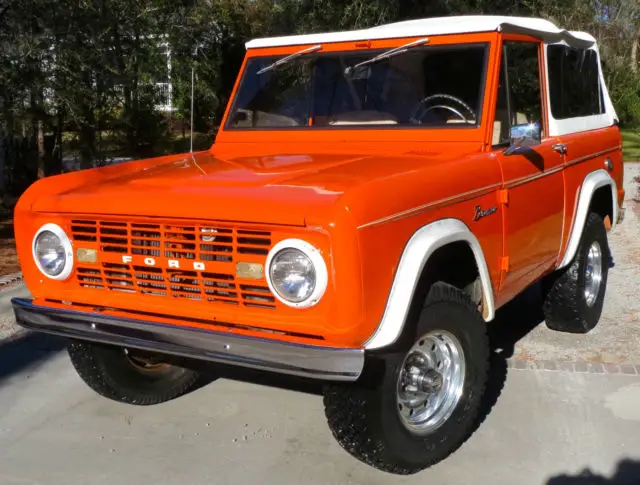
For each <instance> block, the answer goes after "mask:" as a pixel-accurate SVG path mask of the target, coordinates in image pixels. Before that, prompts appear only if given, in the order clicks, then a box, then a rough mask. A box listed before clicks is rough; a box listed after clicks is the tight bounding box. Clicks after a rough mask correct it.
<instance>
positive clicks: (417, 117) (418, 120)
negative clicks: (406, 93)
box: [410, 94, 476, 125]
mask: <svg viewBox="0 0 640 485" xmlns="http://www.w3.org/2000/svg"><path fill="white" fill-rule="evenodd" d="M436 99H442V100H444V102H445V103H446V102H451V101H453V102H455V103H457V104H458V105H459V106H460V107H462V108H463V111H466V112H467V114H469V115H471V116H470V118H467V117H466V116H465V115H463V114H462V112H461V111H460V110H458V109H456V108H455V107H453V106H449V105H448V104H443V103H442V102H440V103H439V104H434V105H432V106H428V104H430V103H433V101H434V100H436ZM434 109H446V110H448V111H451V112H452V113H453V114H455V115H456V116H457V117H459V118H460V119H461V120H462V121H464V122H466V123H468V122H470V121H472V120H475V117H476V114H475V112H474V111H473V110H472V109H471V107H470V106H469V105H468V104H467V103H465V102H464V101H462V100H461V99H460V98H456V97H455V96H451V95H450V94H432V95H431V96H427V97H426V98H424V99H423V100H422V101H420V102H419V103H418V105H417V106H416V109H415V110H414V112H413V115H412V116H411V118H410V119H411V122H412V123H415V124H417V125H420V124H422V120H424V117H425V116H426V115H427V113H428V112H429V111H432V110H434Z"/></svg>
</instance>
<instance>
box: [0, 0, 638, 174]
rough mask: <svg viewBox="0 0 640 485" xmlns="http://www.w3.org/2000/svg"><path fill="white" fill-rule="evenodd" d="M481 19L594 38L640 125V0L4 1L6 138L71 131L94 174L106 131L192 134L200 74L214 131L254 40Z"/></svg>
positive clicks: (124, 138) (153, 142)
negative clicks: (161, 108) (526, 21)
mask: <svg viewBox="0 0 640 485" xmlns="http://www.w3.org/2000/svg"><path fill="white" fill-rule="evenodd" d="M479 13H486V14H508V15H527V16H540V17H545V18H549V19H551V20H553V21H554V22H556V23H557V24H558V25H561V26H565V27H567V28H570V29H572V30H585V31H588V32H591V33H593V34H594V35H595V36H596V37H597V39H598V42H599V45H600V49H601V54H602V58H603V61H604V68H605V75H606V80H607V84H608V86H609V89H610V92H611V97H612V99H613V101H614V104H615V106H616V110H617V112H618V114H619V116H620V119H621V123H622V124H623V126H627V127H636V128H638V127H640V73H639V72H638V71H639V70H640V52H639V51H640V0H624V1H620V0H522V1H515V0H430V1H424V0H403V1H398V0H377V1H370V0H172V1H171V2H167V1H161V0H69V1H66V2H52V1H50V0H11V1H10V2H6V1H3V0H0V132H3V133H4V134H5V135H8V136H10V137H13V138H15V137H18V138H20V139H22V138H25V139H29V140H35V135H36V134H37V133H38V130H40V131H42V130H44V132H45V134H47V135H48V136H49V137H50V138H51V139H52V140H57V141H56V142H54V143H52V144H50V145H51V146H52V147H53V148H52V149H53V150H54V151H55V150H58V152H56V153H58V154H59V150H60V147H61V146H62V142H61V135H62V132H65V131H69V130H71V131H73V132H74V138H75V139H76V140H77V144H78V151H79V153H80V155H81V158H82V166H85V167H87V166H91V165H92V164H94V163H95V162H96V161H99V160H101V159H103V158H104V157H105V154H106V153H107V151H109V150H110V147H109V148H107V147H106V145H105V141H104V139H103V138H102V137H101V136H100V133H102V132H103V131H104V130H111V131H113V132H115V133H118V134H119V137H117V138H119V139H120V144H121V147H120V152H121V153H122V154H125V155H128V156H144V155H148V154H154V153H158V152H161V151H162V150H164V148H158V147H160V146H163V143H162V141H163V140H165V139H171V138H172V136H173V133H175V131H176V128H177V127H178V128H182V131H184V130H186V131H188V125H189V120H190V118H191V108H190V100H191V72H192V69H194V70H195V72H196V73H197V77H196V99H195V103H194V104H195V109H194V113H193V115H194V119H195V125H194V129H195V130H196V131H199V132H204V133H209V134H212V133H214V132H215V129H216V126H217V125H218V124H219V123H220V119H221V117H222V114H223V112H224V109H225V107H226V104H227V102H228V100H229V94H230V92H231V90H232V88H233V85H234V83H235V81H236V77H237V73H238V69H239V67H240V65H241V63H242V59H243V57H244V54H245V48H244V44H245V42H246V41H247V40H248V39H250V38H254V37H265V36H272V35H286V34H292V33H307V32H319V31H331V30H338V29H354V28H364V27H369V26H374V25H378V24H381V23H386V22H394V21H399V20H405V19H411V18H420V17H431V16H440V15H460V14H479ZM164 41H166V42H167V43H168V44H169V45H170V46H171V61H172V62H171V64H172V70H171V73H168V72H167V59H166V56H165V55H164V54H163V52H162V50H161V49H158V44H159V43H160V42H164ZM169 74H170V76H171V83H172V85H173V105H174V106H175V107H176V108H177V111H175V112H173V113H171V114H170V115H167V114H166V113H159V112H158V111H157V109H156V105H157V104H158V102H159V93H158V92H157V91H156V90H154V89H151V88H149V86H153V85H154V84H155V83H158V82H165V81H167V80H168V76H169ZM2 136H3V135H2V133H0V137H2ZM209 136H211V135H209ZM47 139H49V138H47ZM165 145H166V144H165ZM20 163H23V162H20ZM26 171H27V172H28V173H36V172H37V171H38V170H36V169H35V167H29V168H28V170H26ZM0 182H1V181H0Z"/></svg>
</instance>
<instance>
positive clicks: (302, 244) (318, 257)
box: [265, 239, 329, 308]
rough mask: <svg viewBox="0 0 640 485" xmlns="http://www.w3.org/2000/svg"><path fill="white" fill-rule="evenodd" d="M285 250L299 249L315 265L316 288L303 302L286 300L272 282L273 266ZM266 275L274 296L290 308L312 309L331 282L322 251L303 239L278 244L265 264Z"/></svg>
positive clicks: (272, 249)
mask: <svg viewBox="0 0 640 485" xmlns="http://www.w3.org/2000/svg"><path fill="white" fill-rule="evenodd" d="M285 249H297V250H298V251H300V252H301V253H303V254H304V255H305V256H306V257H307V258H309V260H310V261H311V264H312V265H313V268H314V270H315V274H316V281H315V286H314V288H313V291H312V292H311V294H310V295H309V296H308V297H307V298H306V299H305V300H303V301H301V302H293V301H289V300H287V299H286V298H284V297H283V296H282V295H280V293H279V292H278V290H277V289H276V288H275V286H274V284H273V282H272V281H271V265H272V263H273V260H274V259H275V257H276V256H277V255H278V254H279V253H280V252H281V251H283V250H285ZM265 275H266V279H267V284H268V285H269V289H270V290H271V293H272V294H273V296H275V297H276V298H277V299H278V300H279V301H280V302H281V303H283V304H285V305H287V306H290V307H292V308H310V307H312V306H314V305H315V304H317V303H318V302H319V301H320V299H322V297H323V296H324V293H325V291H326V290H327V284H328V282H329V274H328V272H327V265H326V263H325V261H324V258H323V257H322V254H321V253H320V251H319V250H318V249H317V248H316V247H315V246H313V245H312V244H310V243H308V242H306V241H303V240H302V239H285V240H283V241H280V242H279V243H277V244H276V245H275V246H273V248H271V251H269V254H268V256H267V262H266V264H265Z"/></svg>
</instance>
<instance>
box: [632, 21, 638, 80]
mask: <svg viewBox="0 0 640 485" xmlns="http://www.w3.org/2000/svg"><path fill="white" fill-rule="evenodd" d="M639 50H640V27H638V30H637V31H636V36H635V39H634V42H633V45H632V46H631V70H632V71H633V72H636V73H637V72H638V70H640V52H639Z"/></svg>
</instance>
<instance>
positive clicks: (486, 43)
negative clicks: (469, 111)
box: [221, 39, 491, 132]
mask: <svg viewBox="0 0 640 485" xmlns="http://www.w3.org/2000/svg"><path fill="white" fill-rule="evenodd" d="M402 45H403V42H401V43H400V45H399V46H402ZM325 46H326V44H325ZM292 47H293V49H294V53H295V52H296V51H299V50H300V49H301V48H304V46H300V45H298V46H292ZM468 47H483V48H484V62H483V66H482V72H481V82H480V85H479V86H478V109H479V113H478V114H479V116H478V119H477V120H476V123H474V124H462V123H460V124H457V123H456V124H451V125H447V126H443V125H423V124H415V125H411V124H397V125H392V124H387V125H385V124H378V125H375V124H369V125H367V124H352V125H325V124H323V125H300V126H275V127H267V126H258V127H238V126H232V125H231V118H232V114H233V113H234V112H235V111H236V108H237V102H238V93H239V92H240V90H241V89H242V86H243V83H244V82H245V80H246V79H247V77H248V75H249V69H248V65H249V62H250V61H252V60H254V59H260V58H272V59H271V61H272V62H274V61H277V60H278V59H280V58H285V57H287V55H289V54H281V53H279V54H273V53H266V52H265V53H261V52H258V53H256V55H252V56H249V55H248V56H247V58H246V59H245V62H244V63H243V65H242V70H241V74H240V76H239V78H238V82H237V86H236V89H235V90H234V93H233V99H232V100H231V102H230V103H229V109H228V112H227V113H226V114H225V119H224V123H223V124H222V125H221V129H223V130H225V131H229V132H273V131H286V132H300V131H303V132H313V131H325V130H326V131H354V130H392V131H398V130H421V131H426V130H428V131H433V130H446V131H458V130H464V131H468V130H478V129H480V128H481V127H482V126H483V121H484V119H485V118H486V113H485V96H486V93H487V87H488V73H489V62H490V54H491V41H490V40H488V39H485V40H483V41H469V42H459V41H458V42H447V43H432V42H429V43H425V44H424V45H418V46H415V47H412V48H411V49H410V50H409V51H408V52H420V51H422V50H427V49H446V48H452V49H456V48H460V49H464V48H468ZM386 50H388V48H386V47H376V48H369V49H367V50H366V51H365V50H364V49H362V48H359V49H358V48H354V47H353V45H352V46H351V48H350V49H346V48H343V49H335V50H334V49H331V50H329V49H326V48H324V46H323V49H322V50H320V51H319V52H309V53H308V54H305V55H303V56H301V57H298V58H296V59H295V60H293V61H292V62H296V61H301V60H302V61H304V60H308V59H315V58H319V57H325V56H339V55H342V54H344V55H346V56H354V57H357V56H358V55H360V56H362V55H366V56H367V58H373V57H375V56H376V55H379V54H381V53H384V52H385V51H386ZM401 55H402V54H401ZM288 65H289V64H285V65H282V66H279V67H276V68H275V69H286V68H287V66H288Z"/></svg>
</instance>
